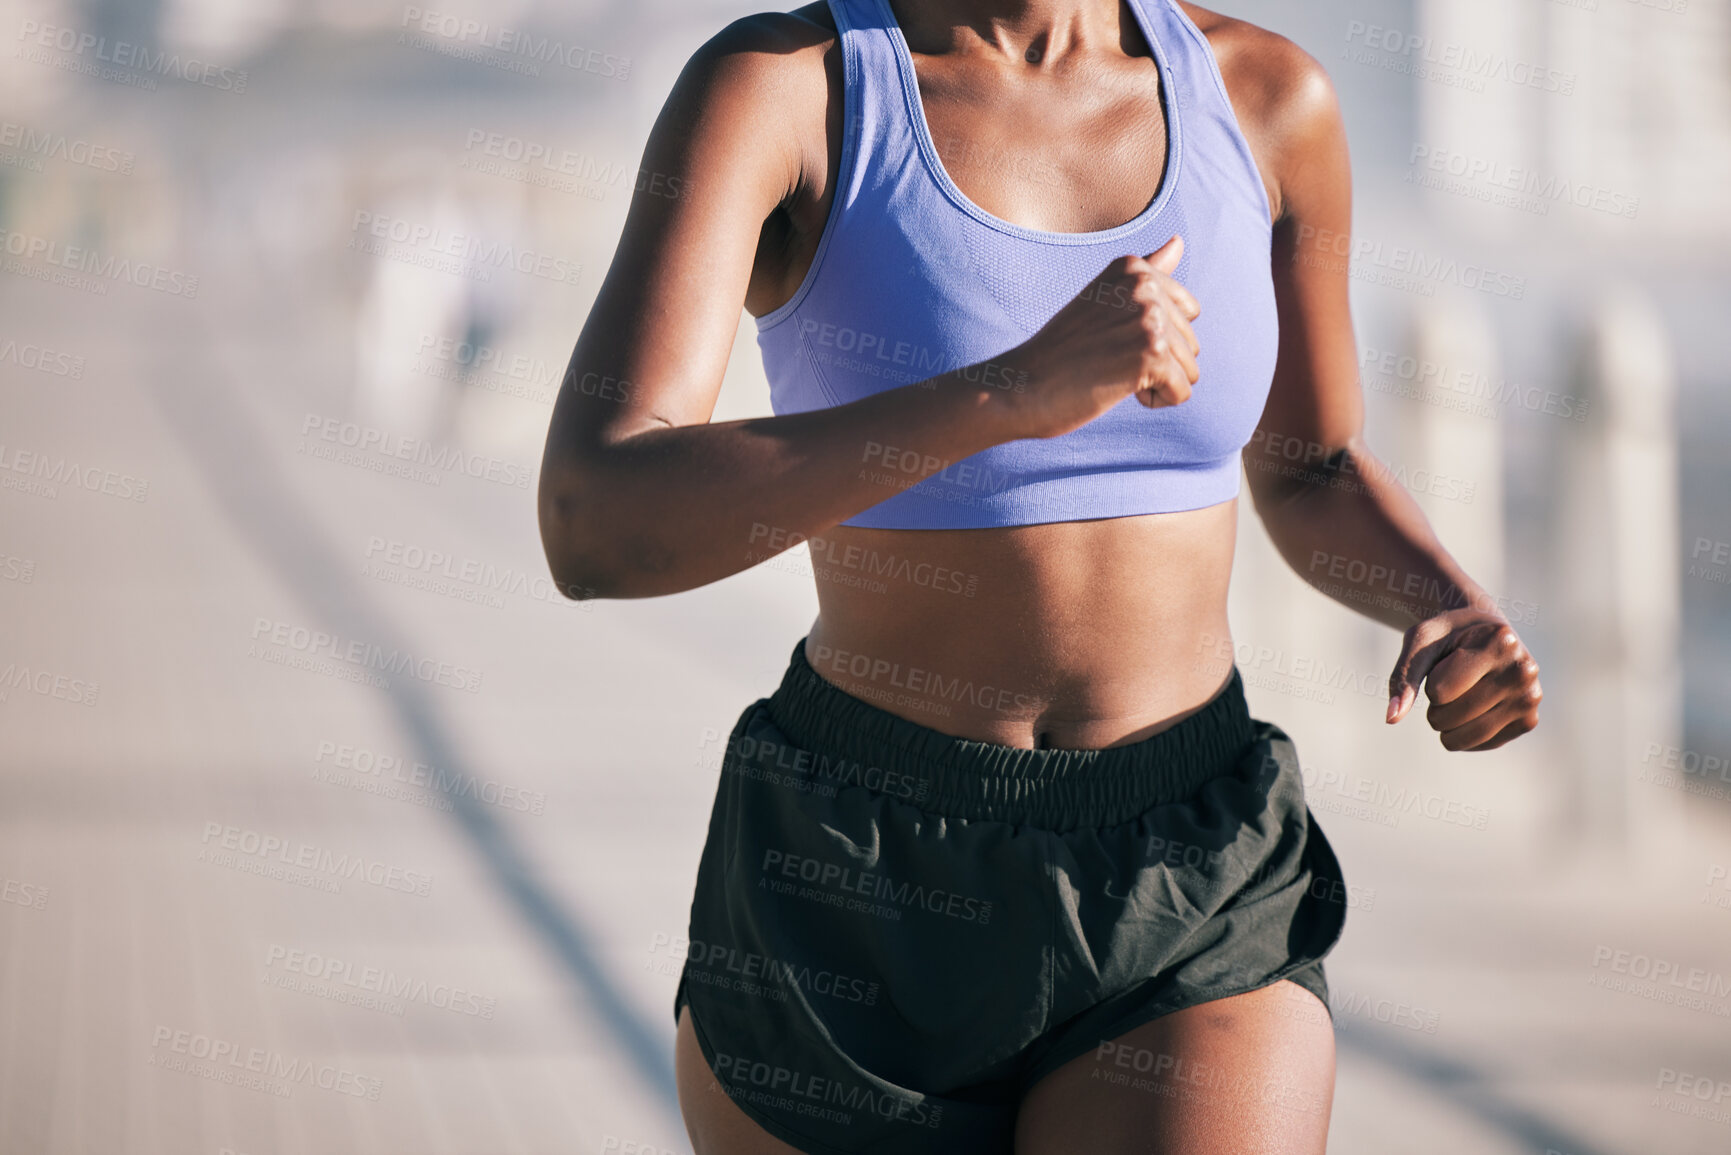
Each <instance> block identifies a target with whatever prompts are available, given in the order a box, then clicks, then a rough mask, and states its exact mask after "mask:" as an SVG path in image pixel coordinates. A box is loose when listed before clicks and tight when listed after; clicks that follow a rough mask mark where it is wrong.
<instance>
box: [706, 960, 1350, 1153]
mask: <svg viewBox="0 0 1731 1155" xmlns="http://www.w3.org/2000/svg"><path fill="white" fill-rule="evenodd" d="M1333 1100H1334V1028H1333V1025H1332V1023H1331V1021H1330V1019H1329V1016H1328V1012H1327V1010H1326V1009H1325V1008H1324V1007H1323V1005H1322V1003H1321V1001H1320V1000H1319V999H1317V997H1316V996H1315V995H1313V994H1311V993H1310V992H1309V991H1307V990H1305V989H1304V988H1303V987H1300V986H1298V985H1297V984H1296V983H1290V982H1286V981H1285V980H1282V981H1280V982H1277V983H1274V984H1273V985H1272V986H1267V987H1264V988H1262V989H1261V990H1256V991H1251V992H1249V993H1248V994H1242V995H1234V996H1232V997H1231V998H1225V999H1217V1000H1215V1001H1213V1002H1208V1003H1202V1004H1201V1005H1199V1006H1194V1007H1189V1008H1186V1009H1185V1010H1182V1011H1177V1012H1175V1013H1173V1014H1170V1015H1166V1016H1163V1017H1162V1018H1158V1019H1155V1020H1154V1021H1153V1022H1150V1023H1144V1024H1143V1025H1142V1026H1140V1027H1137V1028H1135V1029H1134V1030H1132V1031H1130V1032H1128V1033H1126V1034H1124V1035H1120V1036H1119V1037H1118V1038H1116V1039H1113V1040H1110V1041H1105V1042H1102V1043H1101V1044H1100V1046H1098V1047H1096V1048H1095V1049H1094V1050H1092V1051H1090V1052H1088V1053H1087V1054H1085V1055H1082V1056H1081V1057H1079V1058H1077V1059H1073V1060H1071V1061H1070V1062H1069V1063H1067V1064H1065V1065H1064V1066H1062V1067H1060V1068H1058V1069H1057V1070H1056V1071H1053V1072H1052V1073H1051V1074H1050V1075H1048V1076H1046V1077H1045V1078H1044V1079H1042V1080H1040V1081H1039V1082H1038V1083H1036V1084H1035V1085H1034V1086H1033V1087H1032V1088H1031V1089H1030V1090H1029V1091H1028V1094H1027V1096H1026V1097H1025V1098H1024V1099H1023V1100H1022V1106H1021V1113H1020V1115H1019V1116H1018V1117H1017V1120H1016V1155H1070V1153H1072V1152H1076V1151H1088V1152H1093V1153H1098V1155H1131V1153H1135V1155H1190V1153H1193V1152H1199V1151H1210V1152H1212V1151H1219V1152H1231V1153H1232V1155H1322V1152H1323V1150H1324V1148H1325V1147H1326V1145H1327V1141H1328V1116H1329V1109H1330V1106H1331V1105H1332V1103H1333ZM700 1150H701V1149H700ZM765 1150H768V1148H765Z"/></svg>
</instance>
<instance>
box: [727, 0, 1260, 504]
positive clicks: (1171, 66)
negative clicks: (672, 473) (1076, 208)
mask: <svg viewBox="0 0 1731 1155" xmlns="http://www.w3.org/2000/svg"><path fill="white" fill-rule="evenodd" d="M829 5H830V10H831V11H832V12H833V13H834V15H835V22H836V26H837V28H838V29H839V30H840V34H841V45H842V59H843V67H844V70H845V75H846V90H845V91H846V95H845V107H844V112H845V114H846V115H845V117H844V124H845V125H846V128H845V133H846V136H845V138H844V140H843V142H842V152H841V165H840V169H839V172H838V174H837V180H836V188H835V201H834V204H833V206H832V207H831V209H830V215H829V220H828V222H827V223H826V224H825V226H824V232H823V235H822V237H821V238H820V239H819V241H818V247H817V252H816V255H815V257H814V258H813V260H812V265H811V269H810V270H809V271H808V272H807V273H806V276H805V280H804V281H803V282H802V283H801V284H800V286H799V289H798V290H797V291H796V292H795V293H794V295H793V297H792V298H791V299H790V300H789V301H788V302H787V303H786V304H784V305H782V306H781V307H780V308H778V309H776V310H775V311H774V312H772V313H768V314H766V315H764V316H762V317H760V318H758V320H757V342H758V346H759V347H760V348H761V349H762V351H763V365H764V370H765V372H766V373H767V374H768V377H769V384H770V398H771V404H772V406H773V408H774V410H775V412H776V413H778V414H781V413H800V412H805V411H807V410H812V409H822V408H825V407H828V406H832V405H841V404H846V403H847V402H850V401H855V400H858V399H859V398H861V397H865V396H867V395H869V394H872V393H876V392H879V391H881V390H885V389H893V388H896V387H899V386H902V385H909V384H912V383H914V382H917V381H923V380H926V379H927V378H930V377H935V376H938V375H940V374H943V373H947V372H950V371H952V370H956V369H959V368H964V367H969V366H980V365H982V364H983V365H984V367H983V368H981V369H979V370H978V373H979V375H980V376H981V378H982V380H984V381H985V382H986V383H988V384H993V385H997V386H999V387H1003V388H1014V387H1015V385H1016V383H1017V382H1016V381H1015V380H1014V378H1013V375H1010V374H1006V373H1004V372H1003V371H1002V370H1001V369H999V368H996V367H994V366H992V365H991V364H989V363H990V362H991V360H992V358H994V357H996V356H998V355H1000V354H1002V353H1003V352H1005V351H1006V350H1009V349H1011V348H1014V347H1015V346H1017V345H1019V344H1021V343H1022V342H1023V341H1025V340H1027V339H1028V338H1029V337H1030V336H1032V335H1033V333H1034V332H1035V331H1036V330H1038V329H1039V328H1040V327H1041V326H1042V325H1044V324H1045V323H1046V321H1048V320H1049V319H1050V318H1051V317H1052V315H1053V314H1054V313H1056V312H1057V311H1058V310H1059V309H1060V308H1062V307H1063V306H1064V305H1066V304H1067V303H1069V301H1070V300H1071V299H1072V298H1073V297H1075V296H1076V294H1077V293H1079V292H1080V291H1081V290H1082V289H1083V288H1084V287H1085V286H1086V285H1087V284H1088V283H1089V281H1091V280H1092V279H1093V278H1094V277H1096V276H1097V275H1098V274H1099V273H1100V272H1101V271H1102V270H1103V269H1104V268H1105V267H1106V265H1107V264H1108V263H1110V262H1111V261H1112V260H1114V259H1115V258H1117V257H1121V256H1124V255H1125V254H1136V255H1146V254H1148V253H1152V252H1153V251H1154V250H1156V249H1158V248H1160V247H1161V246H1162V245H1164V244H1165V243H1166V242H1167V241H1169V240H1170V239H1171V238H1172V237H1173V236H1174V235H1175V234H1182V235H1183V237H1184V246H1185V248H1184V258H1183V260H1182V261H1180V262H1179V265H1178V268H1177V271H1176V273H1175V274H1174V275H1175V276H1176V277H1177V279H1178V280H1179V281H1181V282H1182V283H1183V284H1184V285H1185V286H1186V287H1187V288H1189V290H1190V291H1191V292H1192V293H1194V294H1195V295H1196V299H1197V300H1198V301H1200V302H1201V304H1202V316H1201V317H1200V318H1199V319H1198V320H1197V321H1196V322H1195V323H1194V328H1195V331H1196V336H1197V340H1199V341H1200V342H1201V345H1202V356H1201V358H1200V359H1199V361H1198V364H1199V366H1200V367H1201V370H1202V374H1201V379H1200V380H1199V381H1198V382H1197V384H1196V386H1195V389H1194V390H1193V392H1192V394H1191V396H1190V399H1189V400H1187V401H1185V402H1184V403H1183V404H1181V405H1176V406H1172V407H1170V408H1164V409H1147V408H1144V407H1143V406H1142V405H1141V404H1140V403H1139V402H1137V400H1136V399H1135V398H1134V397H1133V396H1127V397H1125V398H1124V400H1123V401H1121V402H1119V403H1118V404H1117V405H1115V406H1114V407H1113V408H1111V409H1110V410H1108V411H1107V412H1106V413H1104V414H1102V415H1101V416H1099V417H1098V418H1096V419H1095V420H1093V421H1091V422H1089V423H1088V424H1087V425H1084V426H1082V427H1081V428H1079V429H1076V430H1073V431H1072V432H1070V433H1066V434H1064V435H1063V436H1061V437H1053V438H1044V439H1034V438H1031V439H1026V440H1020V441H1010V442H1006V443H1004V444H1001V445H996V446H993V447H992V448H990V449H987V450H984V451H983V452H980V453H976V454H974V455H973V456H971V457H967V458H964V459H961V460H958V461H954V462H949V463H947V464H946V465H945V467H944V469H943V470H942V472H940V473H936V474H933V475H932V476H930V477H928V478H926V479H925V480H923V481H918V482H917V483H916V482H915V477H916V476H917V471H918V469H919V466H918V463H917V457H916V456H915V455H912V454H910V453H908V452H906V451H904V450H902V449H901V448H900V447H898V446H893V445H877V444H875V443H873V444H867V445H866V446H865V447H864V451H863V453H862V460H861V462H860V468H861V469H862V471H865V472H866V473H867V474H868V475H871V476H873V477H875V478H876V479H877V480H879V481H881V482H882V483H883V485H884V487H885V491H886V494H887V496H886V497H885V499H884V500H883V501H881V502H879V503H878V504H876V505H874V506H872V507H871V508H869V509H867V510H864V511H863V512H861V513H858V514H856V515H854V516H853V517H850V518H848V519H847V520H846V521H845V522H843V523H842V524H844V525H853V526H862V527H866V528H872V529H978V528H985V527H989V526H1004V525H1033V524H1038V523H1041V522H1054V521H1079V520H1086V519H1091V518H1105V517H1126V516H1130V515H1134V514H1144V513H1169V512H1173V511H1176V510H1184V509H1200V508H1202V507H1204V506H1209V505H1214V504H1217V503H1219V502H1222V501H1226V500H1228V499H1229V498H1232V497H1234V496H1236V495H1237V493H1238V485H1239V465H1238V454H1239V451H1240V450H1241V449H1243V447H1244V445H1245V444H1246V443H1247V442H1248V441H1249V440H1250V435H1251V433H1252V432H1253V431H1254V430H1255V428H1256V425H1257V422H1258V421H1259V420H1260V419H1261V416H1262V409H1263V405H1264V404H1265V402H1266V401H1267V398H1268V388H1269V384H1270V381H1271V379H1272V377H1273V373H1274V360H1275V353H1276V349H1277V346H1278V342H1279V328H1278V320H1277V317H1276V314H1275V303H1274V281H1273V274H1272V271H1271V267H1270V244H1271V239H1272V223H1271V221H1270V214H1269V205H1268V196H1267V193H1266V191H1265V190H1264V187H1263V184H1262V177H1261V174H1260V173H1259V172H1258V170H1257V167H1256V162H1255V160H1254V159H1253V157H1252V156H1251V152H1250V147H1249V145H1248V144H1246V143H1245V140H1244V135H1243V133H1242V132H1241V131H1240V130H1239V127H1238V120H1237V117H1236V116H1235V115H1234V113H1233V111H1232V104H1231V102H1230V101H1229V100H1228V98H1227V95H1226V85H1225V82H1224V81H1222V80H1221V77H1220V69H1219V67H1218V65H1217V64H1216V63H1215V60H1214V54H1213V52H1212V50H1211V49H1210V48H1209V46H1208V42H1207V40H1206V39H1205V38H1204V37H1203V35H1202V32H1201V31H1200V30H1199V29H1198V28H1197V27H1196V25H1195V24H1194V23H1192V22H1191V20H1190V19H1189V17H1187V16H1186V15H1185V14H1184V13H1183V11H1182V10H1181V9H1180V8H1179V7H1178V5H1177V3H1176V2H1175V0H1129V5H1130V9H1131V11H1132V12H1134V13H1135V15H1136V19H1137V20H1138V21H1139V22H1140V24H1141V27H1142V32H1143V35H1144V36H1145V37H1146V38H1147V40H1148V43H1149V44H1150V45H1152V47H1153V50H1154V57H1155V60H1156V62H1157V63H1158V64H1159V67H1160V75H1161V78H1162V95H1163V97H1164V101H1165V111H1166V125H1167V139H1168V145H1167V150H1168V151H1167V161H1166V170H1165V175H1164V177H1163V179H1162V182H1161V185H1160V190H1159V192H1157V193H1156V194H1155V197H1154V200H1153V201H1152V202H1151V203H1150V204H1149V205H1148V206H1147V207H1146V208H1144V209H1143V210H1142V212H1140V213H1139V214H1137V216H1136V217H1135V219H1133V220H1130V221H1127V222H1125V223H1124V224H1121V225H1118V226H1116V227H1114V228H1110V229H1104V230H1101V231H1098V232H1091V233H1051V232H1044V231H1041V230H1039V229H1029V228H1023V227H1022V226H1020V225H1015V224H1011V223H1010V222H1008V221H1004V220H1000V219H999V218H997V217H995V216H992V215H991V214H990V213H988V212H986V211H985V210H984V209H982V208H980V207H979V206H978V205H976V204H974V203H973V202H972V201H970V200H969V199H968V198H967V197H966V196H964V195H963V194H962V192H961V190H959V189H958V188H957V187H956V185H955V184H954V182H952V181H951V180H950V177H949V174H947V173H946V172H945V171H944V168H943V165H942V163H941V162H940V161H939V159H938V151H937V148H936V146H935V145H934V144H933V143H932V138H931V133H930V131H929V130H928V128H927V125H926V120H925V113H924V111H923V109H922V107H921V105H920V98H919V87H918V83H917V81H916V79H915V75H914V68H913V60H912V57H911V56H910V55H909V53H908V47H907V41H906V40H905V39H903V37H902V32H901V29H900V28H899V27H898V26H897V25H896V22H895V15H894V13H893V12H891V10H890V7H889V4H888V0H829ZM910 473H912V476H910Z"/></svg>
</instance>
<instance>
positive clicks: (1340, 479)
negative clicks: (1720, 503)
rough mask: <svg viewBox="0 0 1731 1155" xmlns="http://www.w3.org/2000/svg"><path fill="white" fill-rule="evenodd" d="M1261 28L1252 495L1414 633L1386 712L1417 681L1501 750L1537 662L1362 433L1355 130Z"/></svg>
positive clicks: (1282, 528)
mask: <svg viewBox="0 0 1731 1155" xmlns="http://www.w3.org/2000/svg"><path fill="white" fill-rule="evenodd" d="M1263 35H1265V36H1268V37H1269V40H1270V41H1278V44H1279V47H1277V48H1276V50H1274V51H1264V52H1260V53H1256V54H1255V55H1256V56H1258V57H1260V59H1259V60H1258V61H1257V63H1256V64H1255V65H1250V64H1249V63H1248V62H1246V63H1244V64H1241V65H1239V66H1238V67H1236V68H1235V69H1234V71H1235V72H1236V73H1238V74H1239V75H1240V76H1244V75H1245V72H1246V70H1247V69H1253V70H1254V73H1253V76H1252V79H1251V83H1250V86H1249V87H1250V89H1251V92H1252V93H1253V96H1252V98H1251V99H1249V100H1247V101H1242V102H1241V101H1239V100H1237V99H1235V101H1234V103H1235V104H1239V105H1240V121H1241V123H1243V124H1244V126H1245V128H1246V131H1247V136H1249V137H1250V139H1251V141H1252V144H1253V151H1255V153H1256V154H1257V159H1258V162H1259V163H1260V164H1261V165H1262V167H1263V171H1264V175H1265V178H1267V180H1266V183H1267V184H1268V186H1269V192H1270V197H1271V200H1272V202H1273V215H1274V244H1273V249H1274V289H1275V297H1276V300H1277V303H1278V307H1279V315H1280V353H1279V358H1278V360H1277V362H1276V366H1275V370H1274V383H1273V387H1272V389H1271V390H1270V392H1269V397H1268V405H1267V408H1266V409H1265V410H1264V411H1263V414H1262V422H1261V424H1260V425H1259V427H1258V428H1257V430H1256V433H1255V435H1254V437H1253V438H1252V439H1251V442H1250V444H1249V445H1248V446H1246V447H1245V450H1244V464H1245V471H1246V475H1247V477H1248V478H1249V488H1250V493H1251V498H1252V500H1253V502H1254V503H1255V506H1256V511H1257V513H1258V514H1259V515H1260V516H1261V518H1262V521H1263V524H1264V525H1266V526H1267V528H1268V534H1269V537H1270V538H1272V539H1273V541H1274V544H1275V546H1276V547H1277V548H1278V549H1279V550H1280V553H1281V556H1283V557H1284V558H1285V559H1286V561H1287V563H1288V564H1289V565H1291V566H1292V568H1293V569H1294V570H1296V571H1297V572H1298V574H1299V575H1300V576H1301V577H1303V578H1304V579H1305V580H1306V581H1307V582H1309V583H1310V584H1311V585H1312V586H1315V587H1316V588H1317V589H1319V590H1321V591H1322V592H1324V593H1326V594H1328V595H1329V596H1330V597H1332V598H1334V599H1335V600H1336V601H1338V602H1340V603H1342V604H1343V605H1346V606H1349V607H1351V608H1352V609H1354V610H1357V611H1358V612H1360V613H1362V614H1364V615H1366V616H1367V617H1371V618H1374V619H1376V620H1377V621H1379V622H1382V623H1384V624H1385V625H1390V626H1393V627H1394V628H1396V629H1400V630H1405V631H1406V634H1405V637H1404V639H1403V640H1402V643H1401V649H1400V657H1399V659H1398V660H1397V661H1396V662H1395V666H1394V672H1393V674H1392V676H1391V677H1390V678H1389V706H1388V721H1389V722H1391V723H1392V722H1398V721H1400V720H1401V718H1403V717H1404V716H1405V715H1406V714H1407V712H1408V711H1409V710H1410V709H1411V707H1412V705H1413V703H1414V702H1415V701H1417V698H1418V691H1419V688H1420V687H1421V686H1422V687H1423V689H1424V691H1425V693H1426V694H1427V695H1429V697H1430V707H1429V709H1428V710H1426V712H1425V717H1426V719H1427V720H1428V721H1429V722H1430V724H1431V726H1432V727H1433V728H1435V729H1436V730H1437V731H1438V732H1439V733H1440V734H1441V736H1442V744H1443V745H1444V746H1445V747H1446V748H1448V749H1450V750H1493V749H1495V748H1496V747H1498V746H1501V745H1503V744H1504V743H1505V742H1509V741H1511V740H1512V739H1514V738H1517V737H1519V736H1520V735H1522V734H1525V733H1526V732H1527V731H1529V730H1531V729H1532V728H1533V727H1534V726H1536V725H1538V720H1539V700H1540V698H1541V696H1542V694H1541V691H1540V688H1539V665H1538V663H1537V662H1536V661H1534V660H1533V657H1532V655H1531V654H1530V653H1528V652H1527V648H1526V646H1525V645H1524V644H1523V643H1522V642H1521V639H1520V637H1519V635H1517V634H1516V633H1515V631H1514V628H1513V627H1512V626H1510V625H1509V622H1508V620H1507V618H1505V617H1504V616H1503V615H1502V614H1501V613H1500V612H1498V610H1497V608H1496V604H1495V600H1494V599H1493V598H1492V597H1490V596H1489V595H1488V594H1487V593H1486V591H1485V590H1484V589H1483V588H1481V587H1480V586H1479V585H1478V584H1477V583H1475V582H1474V581H1473V580H1472V578H1471V577H1469V576H1468V575H1467V573H1466V571H1465V570H1463V569H1462V568H1461V566H1460V565H1459V563H1457V562H1456V561H1455V560H1454V558H1452V557H1450V556H1449V554H1448V551H1447V550H1445V549H1444V548H1443V546H1442V543H1441V542H1440V541H1438V540H1437V536H1436V534H1435V533H1434V532H1433V531H1432V529H1431V527H1430V523H1429V522H1428V521H1427V520H1426V519H1425V516H1424V513H1423V511H1421V510H1420V509H1419V507H1418V504H1417V503H1416V502H1415V501H1414V500H1413V498H1412V496H1411V494H1409V493H1408V492H1407V491H1406V489H1405V488H1404V487H1403V486H1402V485H1401V484H1400V483H1399V482H1398V481H1397V480H1395V478H1394V477H1393V476H1392V475H1391V472H1390V471H1389V470H1388V468H1387V467H1386V466H1384V465H1383V464H1382V463H1381V462H1380V461H1378V460H1377V459H1376V457H1375V456H1373V455H1372V454H1371V452H1370V450H1369V449H1368V448H1367V447H1366V446H1365V444H1364V438H1363V432H1364V395H1363V391H1362V387H1361V385H1360V383H1359V364H1358V347H1357V342H1356V339H1355V337H1354V335H1353V330H1352V315H1351V312H1350V309H1349V304H1348V270H1349V264H1350V259H1349V256H1348V255H1347V254H1350V253H1351V251H1352V248H1351V243H1350V241H1349V240H1348V237H1349V236H1350V233H1351V228H1352V167H1351V162H1350V159H1349V157H1348V154H1347V145H1346V128H1345V125H1344V124H1343V123H1342V121H1341V115H1340V108H1339V105H1338V103H1337V101H1336V99H1335V94H1334V88H1333V85H1332V84H1331V83H1330V82H1329V79H1328V74H1327V73H1326V72H1325V71H1324V70H1323V68H1322V66H1321V65H1320V64H1318V63H1317V62H1316V61H1315V60H1314V59H1312V58H1311V57H1310V56H1309V55H1307V54H1305V53H1304V52H1302V51H1300V50H1299V49H1297V48H1296V47H1294V46H1292V45H1291V44H1290V42H1288V41H1285V40H1281V39H1280V38H1278V37H1273V36H1271V35H1270V34H1267V33H1264V34H1263ZM1238 59H1239V60H1241V61H1242V60H1245V55H1243V54H1240V55H1239V57H1238ZM1234 88H1235V89H1237V90H1238V91H1244V87H1243V86H1242V85H1234ZM1247 111H1248V112H1249V114H1250V115H1249V116H1248V117H1246V116H1245V113H1246V112H1247ZM1203 372H1204V378H1203V384H1202V386H1201V387H1202V388H1206V380H1207V379H1206V372H1207V370H1206V368H1204V370H1203Z"/></svg>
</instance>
